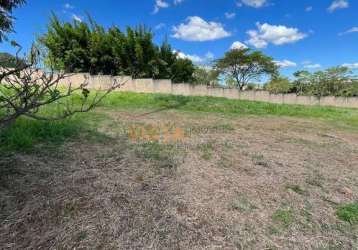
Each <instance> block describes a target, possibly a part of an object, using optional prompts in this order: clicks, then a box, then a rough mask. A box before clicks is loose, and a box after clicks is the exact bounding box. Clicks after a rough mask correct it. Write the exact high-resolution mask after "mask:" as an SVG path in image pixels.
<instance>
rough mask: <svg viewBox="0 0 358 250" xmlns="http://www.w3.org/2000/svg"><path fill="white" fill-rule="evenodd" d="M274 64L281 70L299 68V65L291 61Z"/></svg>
mask: <svg viewBox="0 0 358 250" xmlns="http://www.w3.org/2000/svg"><path fill="white" fill-rule="evenodd" d="M274 63H275V64H276V65H277V66H279V67H281V68H289V67H296V66H297V63H295V62H292V61H289V60H282V61H274Z"/></svg>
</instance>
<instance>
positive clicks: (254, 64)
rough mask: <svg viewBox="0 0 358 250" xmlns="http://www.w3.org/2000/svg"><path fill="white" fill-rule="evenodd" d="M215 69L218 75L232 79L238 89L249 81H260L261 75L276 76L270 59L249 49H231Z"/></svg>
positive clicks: (217, 63) (273, 64) (275, 67)
mask: <svg viewBox="0 0 358 250" xmlns="http://www.w3.org/2000/svg"><path fill="white" fill-rule="evenodd" d="M215 68H216V70H217V71H219V72H220V73H222V74H224V75H227V76H229V77H232V78H233V79H234V80H235V81H236V86H237V87H238V88H239V89H241V90H242V89H244V87H245V86H246V85H247V84H248V83H249V82H250V81H251V80H260V78H261V77H262V76H263V75H270V76H275V75H277V70H278V68H277V65H276V64H275V63H274V62H273V60H272V58H271V57H269V56H266V55H264V54H263V53H262V52H260V51H251V50H250V49H233V50H230V51H228V52H226V53H225V55H224V57H223V58H221V59H219V60H217V61H216V64H215Z"/></svg>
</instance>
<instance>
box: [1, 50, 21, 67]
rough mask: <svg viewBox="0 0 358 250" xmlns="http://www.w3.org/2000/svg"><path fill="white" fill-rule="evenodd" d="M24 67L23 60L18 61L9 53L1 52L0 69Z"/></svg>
mask: <svg viewBox="0 0 358 250" xmlns="http://www.w3.org/2000/svg"><path fill="white" fill-rule="evenodd" d="M19 64H20V66H22V65H24V64H25V62H24V61H23V60H21V59H17V58H16V57H15V56H13V55H11V54H9V53H1V52H0V67H4V68H15V67H18V66H19Z"/></svg>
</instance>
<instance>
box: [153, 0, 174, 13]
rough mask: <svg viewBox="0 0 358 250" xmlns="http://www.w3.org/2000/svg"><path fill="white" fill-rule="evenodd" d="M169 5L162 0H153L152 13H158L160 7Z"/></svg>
mask: <svg viewBox="0 0 358 250" xmlns="http://www.w3.org/2000/svg"><path fill="white" fill-rule="evenodd" d="M169 6H170V4H169V3H167V2H165V1H164V0H155V5H154V10H153V14H156V13H158V12H159V10H160V9H164V8H169Z"/></svg>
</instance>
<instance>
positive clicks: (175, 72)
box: [171, 58, 195, 83]
mask: <svg viewBox="0 0 358 250" xmlns="http://www.w3.org/2000/svg"><path fill="white" fill-rule="evenodd" d="M194 71H195V66H194V64H193V62H192V61H191V60H189V59H182V58H177V59H176V61H175V62H174V63H173V65H171V72H172V76H171V80H172V81H173V82H174V83H193V82H194V77H193V74H194Z"/></svg>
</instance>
